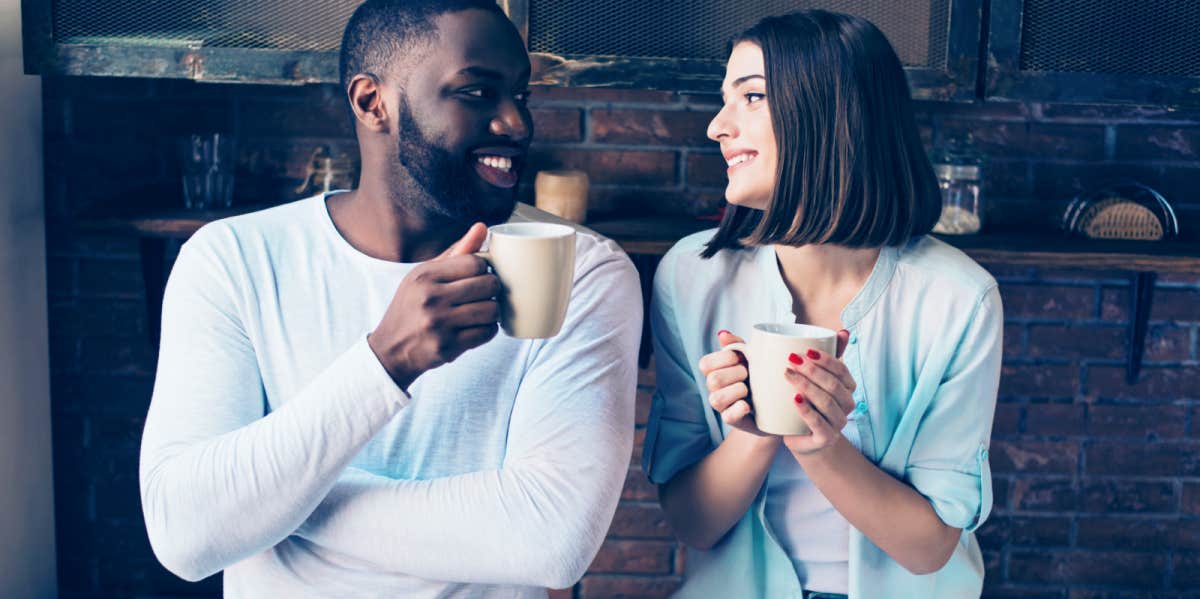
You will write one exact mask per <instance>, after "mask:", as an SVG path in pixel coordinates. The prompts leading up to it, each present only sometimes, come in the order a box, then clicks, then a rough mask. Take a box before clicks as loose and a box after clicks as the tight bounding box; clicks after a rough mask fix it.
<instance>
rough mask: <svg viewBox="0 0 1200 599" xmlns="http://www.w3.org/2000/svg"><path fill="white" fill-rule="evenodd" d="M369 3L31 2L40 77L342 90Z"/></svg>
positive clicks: (28, 43)
mask: <svg viewBox="0 0 1200 599" xmlns="http://www.w3.org/2000/svg"><path fill="white" fill-rule="evenodd" d="M359 4H361V0H253V1H249V2H247V1H245V0H155V1H145V0H138V1H133V2H129V1H126V0H22V6H21V9H22V14H23V27H24V37H25V57H26V61H25V68H26V72H29V73H31V74H64V75H101V76H118V77H120V76H130V77H164V78H186V79H197V80H206V81H236V82H261V83H312V82H332V81H337V55H338V46H339V45H340V43H341V36H342V29H343V28H344V27H345V24H346V21H347V20H348V19H349V18H350V15H351V14H352V13H353V12H354V9H355V8H357V7H358V5H359Z"/></svg>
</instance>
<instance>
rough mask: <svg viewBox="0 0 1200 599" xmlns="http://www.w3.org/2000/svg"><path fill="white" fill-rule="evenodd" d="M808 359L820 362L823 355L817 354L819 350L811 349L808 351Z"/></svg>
mask: <svg viewBox="0 0 1200 599" xmlns="http://www.w3.org/2000/svg"><path fill="white" fill-rule="evenodd" d="M808 357H809V358H811V359H813V360H820V359H821V354H819V353H817V350H815V349H810V350H808Z"/></svg>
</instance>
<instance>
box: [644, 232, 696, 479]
mask: <svg viewBox="0 0 1200 599" xmlns="http://www.w3.org/2000/svg"><path fill="white" fill-rule="evenodd" d="M675 264H676V262H675V261H674V260H673V259H672V256H671V255H669V254H668V256H667V257H665V258H664V259H663V261H662V264H661V265H660V266H659V268H658V272H657V273H655V277H654V292H653V294H652V296H651V302H650V315H649V316H650V327H651V330H652V332H653V334H654V364H655V375H656V379H657V384H658V387H657V389H656V390H655V392H654V397H653V400H652V403H651V407H650V418H649V422H648V424H647V426H646V442H645V445H644V446H643V448H642V470H643V471H644V472H645V473H646V476H647V477H648V478H649V479H650V481H651V482H653V483H655V484H660V485H661V484H663V483H665V482H667V481H669V480H671V479H672V478H673V477H674V476H675V475H676V474H678V473H679V471H680V470H683V469H684V468H687V467H688V466H691V465H692V464H695V463H696V462H698V461H700V459H701V458H703V457H704V456H706V455H708V453H709V452H711V451H712V450H713V442H712V438H711V436H710V434H709V427H708V422H707V419H706V416H705V410H707V409H708V407H707V401H706V399H705V398H704V397H703V396H702V395H701V394H700V390H699V386H698V384H697V381H696V379H695V377H694V375H693V371H692V368H691V367H690V366H689V362H690V360H689V359H688V358H687V352H686V350H685V346H684V342H683V339H682V337H681V336H680V333H679V323H678V320H677V319H676V314H675V306H676V304H675V302H674V301H673V299H672V292H673V287H674V285H673V282H674V278H675V272H674V271H675V268H674V266H675Z"/></svg>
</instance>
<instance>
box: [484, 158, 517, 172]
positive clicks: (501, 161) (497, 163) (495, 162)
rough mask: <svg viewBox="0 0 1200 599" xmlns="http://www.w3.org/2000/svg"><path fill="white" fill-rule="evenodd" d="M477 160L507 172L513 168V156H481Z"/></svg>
mask: <svg viewBox="0 0 1200 599" xmlns="http://www.w3.org/2000/svg"><path fill="white" fill-rule="evenodd" d="M476 160H478V161H479V163H480V164H482V165H484V166H490V167H492V168H494V169H496V170H499V171H504V172H506V173H507V172H508V171H510V170H512V158H509V157H507V156H480V157H479V158H477V159H476Z"/></svg>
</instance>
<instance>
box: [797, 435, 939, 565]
mask: <svg viewBox="0 0 1200 599" xmlns="http://www.w3.org/2000/svg"><path fill="white" fill-rule="evenodd" d="M793 455H795V456H796V461H797V462H799V463H800V466H801V467H802V468H804V472H805V473H806V474H807V475H808V477H809V479H810V480H812V481H813V484H815V485H816V486H817V488H818V489H820V490H821V493H823V494H824V495H825V497H826V498H827V499H828V500H829V502H830V503H831V504H833V507H834V508H836V509H837V511H838V512H839V513H841V514H842V517H844V518H845V519H846V520H847V521H848V522H849V523H850V524H851V525H852V526H854V528H856V529H858V530H859V531H860V532H862V533H863V534H864V535H866V536H867V538H868V539H871V542H873V543H875V545H876V546H878V547H879V548H880V549H882V550H884V552H886V553H887V554H888V555H889V556H891V558H892V559H894V560H896V562H897V563H899V564H900V565H901V566H904V567H905V568H906V569H908V570H909V571H910V572H913V573H915V574H928V573H931V572H936V571H938V570H940V569H941V568H942V566H944V565H945V564H946V562H947V561H948V560H949V559H950V555H951V554H952V553H953V552H954V546H955V544H956V543H957V542H958V540H959V538H960V536H961V534H962V530H961V529H958V528H953V527H951V526H947V525H946V524H945V523H944V522H942V519H941V518H940V517H938V515H937V512H935V511H934V510H933V506H932V505H930V503H929V501H928V500H926V499H925V497H923V496H922V495H921V494H920V493H918V492H917V491H916V490H915V489H913V488H912V487H910V486H908V485H907V484H905V483H904V482H902V481H899V480H896V479H895V478H893V477H892V476H891V475H889V474H888V473H886V472H884V471H883V470H880V469H879V468H878V467H877V466H875V465H874V464H872V463H871V462H870V461H868V460H867V459H866V458H865V457H863V455H862V454H861V453H859V452H858V450H857V449H855V448H854V446H853V445H851V444H850V442H849V441H847V440H846V438H845V437H841V438H840V439H838V441H837V442H836V443H835V444H834V445H833V446H831V447H829V448H828V449H826V450H824V451H821V452H818V453H814V454H793Z"/></svg>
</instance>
